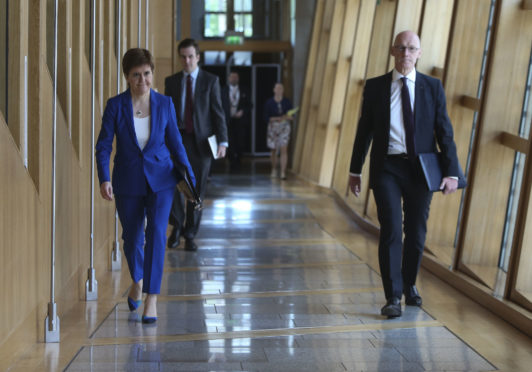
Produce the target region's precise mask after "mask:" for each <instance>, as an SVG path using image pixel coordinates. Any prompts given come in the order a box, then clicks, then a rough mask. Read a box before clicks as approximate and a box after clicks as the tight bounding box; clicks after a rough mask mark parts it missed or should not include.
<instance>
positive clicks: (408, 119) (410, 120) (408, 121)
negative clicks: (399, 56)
mask: <svg viewBox="0 0 532 372" xmlns="http://www.w3.org/2000/svg"><path fill="white" fill-rule="evenodd" d="M401 80H402V81H403V87H402V88H401V103H402V104H403V122H404V125H405V135H406V152H407V153H408V158H409V159H410V160H411V161H413V160H415V159H416V143H415V141H414V132H415V123H414V113H413V112H412V105H411V104H410V93H409V92H408V86H407V85H406V76H403V77H402V78H401Z"/></svg>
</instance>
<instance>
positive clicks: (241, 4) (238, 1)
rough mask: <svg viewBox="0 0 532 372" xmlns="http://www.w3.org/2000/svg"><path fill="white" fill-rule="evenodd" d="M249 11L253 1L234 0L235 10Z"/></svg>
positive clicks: (251, 8) (251, 9)
mask: <svg viewBox="0 0 532 372" xmlns="http://www.w3.org/2000/svg"><path fill="white" fill-rule="evenodd" d="M251 11H253V1H251V0H235V12H251Z"/></svg>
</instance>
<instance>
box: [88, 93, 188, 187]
mask: <svg viewBox="0 0 532 372" xmlns="http://www.w3.org/2000/svg"><path fill="white" fill-rule="evenodd" d="M150 111H151V117H150V119H151V128H150V139H149V140H148V143H147V144H146V146H145V147H144V149H143V150H141V149H140V147H139V144H138V141H137V135H136V133H135V126H134V123H133V104H132V102H131V93H130V91H129V89H128V90H126V91H125V92H124V93H121V94H119V95H117V96H115V97H112V98H110V99H109V100H108V101H107V105H106V106H105V111H104V113H103V118H102V127H101V129H100V134H99V136H98V142H97V143H96V162H97V166H98V178H99V179H100V184H102V183H103V182H106V181H110V177H109V160H110V156H111V152H112V150H113V138H114V136H116V154H115V157H114V168H113V179H112V180H113V192H114V193H115V194H117V195H145V194H146V192H147V188H146V181H147V182H148V184H149V185H150V187H151V189H152V190H153V191H155V192H157V191H161V190H164V189H168V188H172V187H175V186H176V184H177V181H178V179H179V178H180V177H181V176H180V174H179V173H178V172H177V171H176V170H174V163H173V162H172V160H171V158H170V155H172V156H173V157H174V160H175V161H176V162H177V163H178V164H180V166H182V167H184V168H186V169H188V171H189V173H190V174H191V177H192V178H194V172H193V171H192V168H191V166H190V163H189V161H188V158H187V154H186V151H185V148H184V146H183V143H182V141H181V135H180V134H179V131H178V130H177V123H176V115H175V110H174V105H173V104H172V100H170V99H169V98H168V97H165V96H163V95H162V94H159V93H157V92H155V91H154V90H152V91H151V93H150ZM193 182H194V183H195V180H194V181H193Z"/></svg>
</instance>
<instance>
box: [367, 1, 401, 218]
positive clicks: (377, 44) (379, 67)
mask: <svg viewBox="0 0 532 372" xmlns="http://www.w3.org/2000/svg"><path fill="white" fill-rule="evenodd" d="M397 6H398V2H397V1H395V0H391V1H381V2H380V3H379V4H378V5H377V9H376V11H375V20H374V23H373V35H372V39H371V46H370V50H369V56H368V65H367V66H368V68H367V72H366V79H370V78H372V77H376V76H380V75H383V74H385V73H387V72H388V71H390V69H389V68H388V63H389V62H388V61H389V60H390V47H391V45H392V42H393V37H394V35H393V27H394V23H395V22H394V19H395V14H396V11H397ZM368 154H369V152H368ZM368 179H369V157H368V158H367V160H366V163H365V166H364V167H363V168H362V193H361V194H360V196H359V198H363V199H364V205H365V207H364V216H365V217H366V218H367V219H369V220H370V221H371V222H372V223H377V209H376V207H375V200H374V199H373V195H372V193H371V191H370V190H369V185H368V182H367V181H368Z"/></svg>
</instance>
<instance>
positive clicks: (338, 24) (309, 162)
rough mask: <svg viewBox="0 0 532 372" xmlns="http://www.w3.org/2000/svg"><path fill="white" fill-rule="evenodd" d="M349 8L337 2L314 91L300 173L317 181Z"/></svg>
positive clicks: (337, 0)
mask: <svg viewBox="0 0 532 372" xmlns="http://www.w3.org/2000/svg"><path fill="white" fill-rule="evenodd" d="M345 8H346V1H345V0H336V1H334V11H333V14H332V19H331V26H330V27H329V28H328V29H327V34H328V35H327V41H326V43H325V44H324V47H323V48H321V45H322V44H320V49H321V50H322V52H323V53H324V60H323V66H322V68H319V70H318V71H319V74H318V76H316V77H317V79H318V81H317V83H318V84H319V86H320V89H319V92H317V93H315V94H314V97H315V98H316V99H315V100H313V105H312V107H311V112H312V115H310V117H309V123H308V129H309V131H308V132H307V133H308V135H307V136H306V137H307V140H306V141H305V145H304V149H303V162H302V167H301V175H302V176H303V177H306V178H307V179H309V180H311V181H313V182H318V181H319V171H320V167H319V166H317V165H318V164H319V162H320V159H321V157H322V156H323V155H324V154H323V143H321V142H322V141H321V140H322V138H323V137H322V136H323V135H325V131H326V128H325V126H326V120H327V117H328V114H329V110H330V107H331V97H332V94H333V88H334V86H333V85H334V80H335V79H334V76H335V74H336V68H337V66H338V59H339V56H338V52H339V50H340V43H341V37H342V29H343V25H344V14H345Z"/></svg>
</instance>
